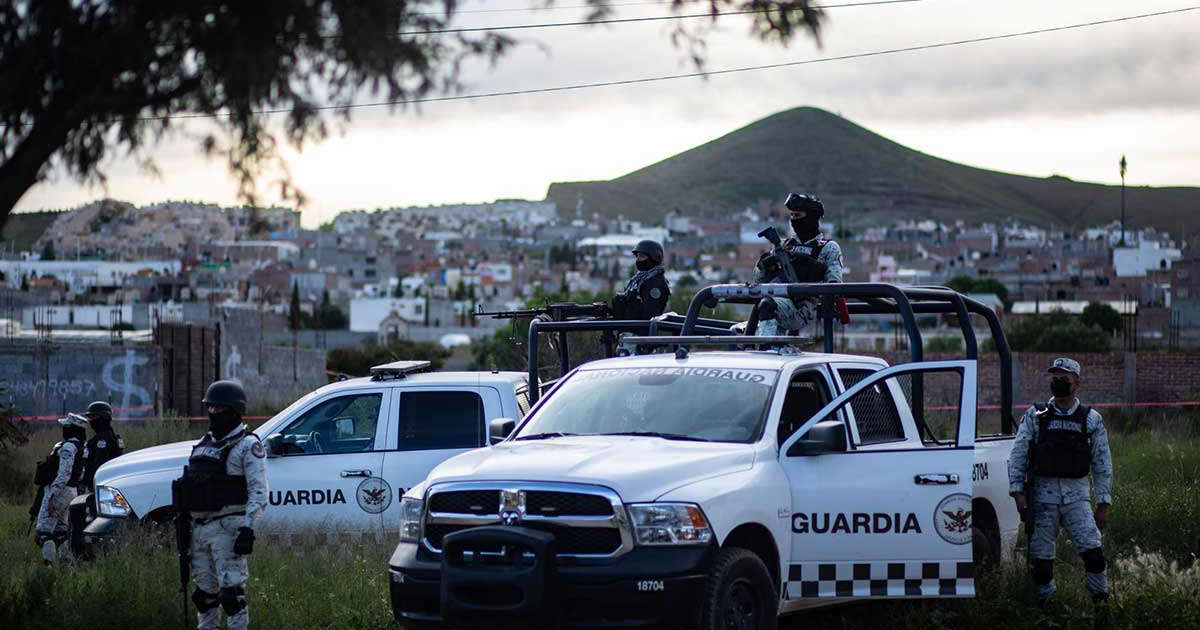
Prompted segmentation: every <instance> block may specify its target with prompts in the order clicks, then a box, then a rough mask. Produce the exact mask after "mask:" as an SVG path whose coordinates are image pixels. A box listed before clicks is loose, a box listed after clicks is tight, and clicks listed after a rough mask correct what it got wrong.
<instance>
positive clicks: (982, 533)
mask: <svg viewBox="0 0 1200 630" xmlns="http://www.w3.org/2000/svg"><path fill="white" fill-rule="evenodd" d="M971 555H972V557H973V559H974V561H975V567H976V568H978V569H990V568H992V567H994V566H996V565H997V564H998V563H999V562H1000V536H999V535H998V534H996V533H995V532H993V531H992V530H991V529H982V528H979V527H972V528H971Z"/></svg>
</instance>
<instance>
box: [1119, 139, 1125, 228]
mask: <svg viewBox="0 0 1200 630" xmlns="http://www.w3.org/2000/svg"><path fill="white" fill-rule="evenodd" d="M1120 166H1121V247H1124V246H1125V156H1124V155H1122V156H1121V162H1120Z"/></svg>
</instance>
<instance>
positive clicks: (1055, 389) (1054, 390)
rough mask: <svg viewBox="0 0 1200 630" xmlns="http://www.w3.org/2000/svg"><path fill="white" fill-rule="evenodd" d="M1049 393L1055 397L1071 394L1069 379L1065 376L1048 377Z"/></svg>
mask: <svg viewBox="0 0 1200 630" xmlns="http://www.w3.org/2000/svg"><path fill="white" fill-rule="evenodd" d="M1050 393H1051V394H1054V396H1055V397H1056V398H1063V397H1065V396H1070V395H1071V379H1069V378H1067V377H1065V376H1055V377H1054V378H1052V379H1050Z"/></svg>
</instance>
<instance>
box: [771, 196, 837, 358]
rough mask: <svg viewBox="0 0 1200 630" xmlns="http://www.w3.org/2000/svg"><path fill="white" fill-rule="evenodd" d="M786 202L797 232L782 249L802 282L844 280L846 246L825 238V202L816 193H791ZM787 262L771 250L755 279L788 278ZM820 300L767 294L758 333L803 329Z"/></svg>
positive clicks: (785, 280) (815, 311) (774, 333)
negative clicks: (822, 225) (843, 253)
mask: <svg viewBox="0 0 1200 630" xmlns="http://www.w3.org/2000/svg"><path fill="white" fill-rule="evenodd" d="M784 206H785V207H786V208H787V211H788V222H789V223H790V224H791V226H792V232H793V233H794V234H795V236H793V237H791V238H789V239H787V240H786V241H784V242H783V247H782V249H783V250H784V252H786V253H787V254H788V255H789V256H790V258H791V262H792V268H793V269H795V270H796V275H797V276H798V278H797V279H798V280H799V281H800V282H841V281H842V248H841V246H840V245H838V244H837V241H832V240H828V239H825V238H822V234H821V217H824V216H825V206H824V204H822V203H821V200H820V199H817V198H816V196H814V195H801V194H797V193H791V194H789V195H788V197H787V200H786V201H784ZM787 281H788V279H787V276H786V274H785V271H784V269H783V266H782V265H781V264H780V263H779V261H778V260H775V254H774V253H773V252H770V251H767V252H763V254H762V255H761V256H759V259H758V264H757V265H755V267H754V282H755V283H768V282H787ZM819 308H820V300H819V299H818V298H815V297H812V298H806V299H803V300H800V301H799V302H798V303H797V302H794V301H792V300H791V299H789V298H781V297H770V298H763V299H762V300H761V301H759V303H758V320H759V323H758V330H757V331H756V334H757V335H760V336H774V335H778V334H786V331H791V330H800V329H803V328H804V327H806V326H808V325H809V324H811V323H812V322H814V321H815V320H816V319H817V317H818V316H819Z"/></svg>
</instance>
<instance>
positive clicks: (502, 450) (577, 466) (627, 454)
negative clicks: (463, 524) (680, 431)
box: [426, 435, 754, 502]
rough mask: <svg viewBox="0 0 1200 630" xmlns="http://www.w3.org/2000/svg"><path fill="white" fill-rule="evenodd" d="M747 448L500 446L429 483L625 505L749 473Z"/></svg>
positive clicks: (596, 439)
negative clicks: (576, 490) (519, 487)
mask: <svg viewBox="0 0 1200 630" xmlns="http://www.w3.org/2000/svg"><path fill="white" fill-rule="evenodd" d="M753 464H754V447H753V445H751V444H730V443H725V442H684V441H676V440H665V439H662V438H654V437H635V436H599V435H597V436H578V437H562V438H552V439H548V440H536V441H528V442H515V441H509V442H502V443H500V444H497V445H495V446H492V447H491V448H483V449H478V450H474V451H470V452H468V453H463V454H462V455H458V456H457V457H452V458H450V459H448V460H446V461H445V462H442V464H440V465H439V466H438V467H437V468H434V469H433V471H432V472H431V473H430V474H429V478H428V479H427V482H426V483H428V484H429V485H431V486H432V485H435V484H438V483H442V482H447V481H486V480H492V479H494V480H498V481H499V480H504V481H515V482H520V481H558V482H567V483H589V484H596V485H601V486H606V487H608V488H612V489H613V490H616V491H617V493H618V494H620V495H621V499H622V500H623V501H626V502H633V501H653V500H655V499H657V498H658V497H660V496H662V495H663V494H665V493H666V492H668V491H670V490H672V489H674V488H678V487H680V486H684V485H687V484H690V483H694V482H697V481H700V480H702V479H709V478H712V477H719V476H721V475H727V474H730V473H733V472H737V471H742V470H748V469H749V468H750V467H751V466H752V465H753Z"/></svg>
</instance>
